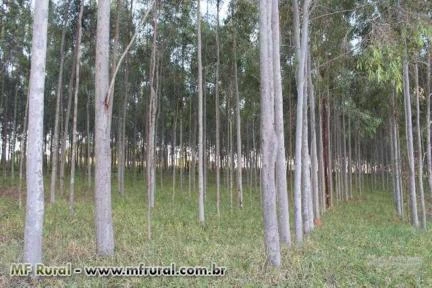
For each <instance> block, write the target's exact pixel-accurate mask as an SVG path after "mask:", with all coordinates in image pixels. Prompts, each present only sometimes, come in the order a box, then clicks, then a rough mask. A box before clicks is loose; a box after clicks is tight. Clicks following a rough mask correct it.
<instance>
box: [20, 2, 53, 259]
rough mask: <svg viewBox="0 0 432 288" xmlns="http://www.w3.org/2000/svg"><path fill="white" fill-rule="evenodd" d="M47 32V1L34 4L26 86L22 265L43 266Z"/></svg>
mask: <svg viewBox="0 0 432 288" xmlns="http://www.w3.org/2000/svg"><path fill="white" fill-rule="evenodd" d="M47 30H48V0H40V1H38V2H37V3H35V8H34V16H33V39H32V53H31V55H32V56H31V69H30V83H29V119H30V121H29V124H28V142H27V165H26V179H27V203H26V216H25V228H24V255H23V262H25V263H30V264H32V265H35V264H36V263H42V240H43V222H44V187H43V171H42V155H43V154H42V147H43V115H44V90H45V65H46V51H47Z"/></svg>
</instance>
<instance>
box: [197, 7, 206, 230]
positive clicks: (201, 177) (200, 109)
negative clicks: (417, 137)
mask: <svg viewBox="0 0 432 288" xmlns="http://www.w3.org/2000/svg"><path fill="white" fill-rule="evenodd" d="M200 8H201V0H198V7H197V41H198V42H197V53H198V87H197V88H198V126H199V128H198V210H199V211H198V212H199V213H198V219H199V222H200V223H201V224H204V221H205V217H204V193H205V192H204V189H205V187H204V154H203V152H204V147H203V145H204V143H203V138H204V135H203V133H204V130H203V128H204V124H203V121H204V120H203V75H202V70H203V67H202V55H201V53H202V51H201V50H202V48H201V11H200Z"/></svg>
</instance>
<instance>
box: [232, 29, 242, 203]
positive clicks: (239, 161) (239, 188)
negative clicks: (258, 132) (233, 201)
mask: <svg viewBox="0 0 432 288" xmlns="http://www.w3.org/2000/svg"><path fill="white" fill-rule="evenodd" d="M236 38H237V35H236V34H235V32H234V44H233V46H234V84H235V101H236V124H237V125H236V128H237V131H236V134H237V193H238V194H237V195H238V201H239V206H240V208H243V181H242V168H243V161H242V149H241V126H240V125H241V124H240V119H241V118H240V92H239V87H238V75H237V74H238V72H237V40H236Z"/></svg>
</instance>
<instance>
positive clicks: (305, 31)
mask: <svg viewBox="0 0 432 288" xmlns="http://www.w3.org/2000/svg"><path fill="white" fill-rule="evenodd" d="M310 4H311V1H310V0H305V1H304V3H303V21H302V25H301V27H300V10H299V6H298V1H297V0H293V10H294V35H295V37H294V38H295V44H296V58H297V63H298V67H297V71H296V72H297V73H296V82H297V120H296V142H295V174H294V217H295V231H296V240H297V243H298V244H299V245H301V244H302V242H303V219H302V204H301V202H302V195H301V194H302V193H301V183H302V139H303V136H302V135H303V117H304V115H303V105H304V85H305V66H306V55H307V54H306V53H307V43H308V39H309V7H310ZM300 32H301V33H300ZM300 34H301V37H300Z"/></svg>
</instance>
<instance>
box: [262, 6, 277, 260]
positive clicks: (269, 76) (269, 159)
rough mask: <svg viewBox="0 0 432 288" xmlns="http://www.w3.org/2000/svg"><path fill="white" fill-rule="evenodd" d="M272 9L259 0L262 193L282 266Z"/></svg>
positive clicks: (267, 234) (270, 248) (272, 256)
mask: <svg viewBox="0 0 432 288" xmlns="http://www.w3.org/2000/svg"><path fill="white" fill-rule="evenodd" d="M271 21H272V9H271V6H270V5H268V1H265V0H261V1H260V30H259V36H260V79H261V84H260V91H261V125H260V126H261V127H260V132H261V155H262V166H261V193H262V206H263V217H264V243H265V247H266V256H267V260H268V261H269V262H270V263H271V264H272V265H273V266H280V264H281V259H280V258H281V256H280V243H279V231H278V220H277V212H276V185H275V163H276V157H277V154H276V150H275V149H274V147H275V146H276V145H277V139H276V133H275V131H274V125H273V123H274V119H275V116H274V106H275V104H274V94H273V93H274V90H273V89H274V83H273V77H274V75H273V71H272V69H273V65H272V61H273V55H272V43H273V41H272V31H271Z"/></svg>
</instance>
